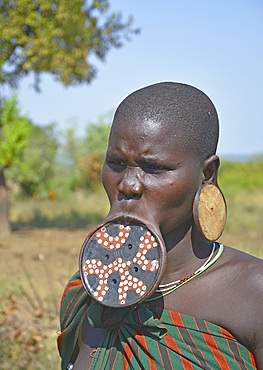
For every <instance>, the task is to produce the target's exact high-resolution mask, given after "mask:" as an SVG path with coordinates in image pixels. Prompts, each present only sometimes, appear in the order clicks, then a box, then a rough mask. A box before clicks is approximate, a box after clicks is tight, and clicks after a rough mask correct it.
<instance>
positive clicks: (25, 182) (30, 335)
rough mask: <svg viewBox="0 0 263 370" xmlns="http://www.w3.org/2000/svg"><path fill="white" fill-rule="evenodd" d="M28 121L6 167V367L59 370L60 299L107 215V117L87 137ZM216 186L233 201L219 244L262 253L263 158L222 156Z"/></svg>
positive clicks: (2, 282)
mask: <svg viewBox="0 0 263 370" xmlns="http://www.w3.org/2000/svg"><path fill="white" fill-rule="evenodd" d="M30 124H31V129H30V130H29V134H28V137H27V139H26V143H27V144H26V145H25V147H24V149H23V150H22V151H21V153H20V156H19V158H17V159H16V161H15V163H14V164H13V165H12V166H10V167H9V168H8V169H7V170H6V178H7V184H8V194H9V202H10V222H11V226H12V230H13V233H12V234H11V236H7V237H3V238H2V239H1V240H0V250H1V262H0V268H1V274H0V286H1V288H0V352H1V354H2V359H3V360H2V363H1V364H0V368H1V369H48V368H52V369H59V366H60V365H59V363H60V360H59V356H58V353H57V348H56V337H57V333H58V332H59V324H58V312H59V302H60V297H61V294H62V292H63V288H64V286H65V284H66V282H67V281H68V279H69V278H70V276H71V275H72V274H73V273H74V272H75V271H76V270H77V268H78V266H77V263H78V254H79V250H80V247H81V244H82V242H83V240H84V238H85V236H86V234H87V233H88V231H89V230H90V229H92V228H93V227H94V226H96V225H97V224H98V223H99V222H100V221H101V220H102V219H103V218H104V217H105V215H106V214H107V212H108V202H107V198H106V195H105V192H104V190H103V188H102V185H101V180H100V171H101V166H102V163H103V157H104V155H105V151H106V147H107V137H108V134H109V127H110V126H109V120H108V118H107V116H106V117H103V118H101V119H100V120H99V121H98V122H97V123H90V124H88V125H87V129H86V132H85V135H84V136H83V137H77V136H76V133H75V129H74V127H72V128H70V129H68V130H67V131H65V132H63V133H60V135H59V136H58V135H56V134H55V133H56V129H55V126H54V125H47V126H46V127H39V126H37V125H34V124H32V123H30ZM58 137H59V140H58ZM219 183H220V186H221V188H222V190H223V193H224V195H225V197H226V200H227V203H228V221H227V226H226V230H225V232H224V234H223V236H222V238H221V241H222V242H223V243H224V244H227V245H230V246H233V247H235V248H237V249H240V250H243V251H246V252H248V253H251V254H253V255H255V256H257V257H261V258H262V257H263V249H262V240H263V231H262V218H263V159H262V158H260V157H257V158H251V159H250V160H249V161H247V162H231V161H227V160H222V163H221V167H220V172H219ZM18 359H19V363H18Z"/></svg>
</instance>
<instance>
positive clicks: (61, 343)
mask: <svg viewBox="0 0 263 370" xmlns="http://www.w3.org/2000/svg"><path fill="white" fill-rule="evenodd" d="M65 334H66V330H64V331H63V332H62V333H60V334H59V336H58V338H57V344H58V351H59V355H60V357H61V355H62V348H63V340H64V336H65Z"/></svg>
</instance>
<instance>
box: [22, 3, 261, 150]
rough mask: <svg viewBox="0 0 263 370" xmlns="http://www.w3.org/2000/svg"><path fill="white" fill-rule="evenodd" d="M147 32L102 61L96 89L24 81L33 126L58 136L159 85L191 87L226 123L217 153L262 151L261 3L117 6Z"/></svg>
mask: <svg viewBox="0 0 263 370" xmlns="http://www.w3.org/2000/svg"><path fill="white" fill-rule="evenodd" d="M111 4H112V6H111V8H112V9H114V10H121V11H122V13H123V16H124V18H126V17H127V16H128V15H133V17H134V24H135V25H136V26H138V27H140V28H141V33H140V35H138V36H134V37H133V38H132V40H131V41H130V42H128V43H125V45H124V47H122V48H121V49H116V50H112V51H111V52H110V53H109V55H108V57H107V59H106V62H105V63H101V62H97V67H98V75H97V78H96V79H95V80H94V81H93V83H92V84H91V85H79V86H78V87H74V88H73V87H70V88H63V86H62V85H60V84H59V83H57V82H54V81H53V80H52V78H51V77H50V76H48V75H43V77H42V83H41V90H42V91H41V93H36V92H35V91H34V89H33V87H32V78H30V77H28V78H25V79H24V80H22V81H21V83H20V88H19V91H18V97H19V101H20V107H21V109H22V111H23V112H24V113H27V114H28V116H29V117H30V118H32V119H33V121H34V122H36V123H39V124H46V123H49V122H57V127H58V129H59V130H63V129H64V128H65V127H69V126H70V125H71V124H72V123H73V122H75V124H77V127H78V133H79V134H80V135H81V134H83V133H84V129H85V126H86V125H87V123H88V122H96V120H97V119H98V118H99V116H102V115H104V114H107V113H109V112H111V111H114V109H115V108H116V107H117V105H118V104H119V103H120V101H121V100H122V99H123V98H124V97H125V96H126V95H128V94H129V93H130V92H132V91H134V90H136V89H138V88H140V87H142V86H146V85H149V84H152V83H155V82H159V81H177V82H184V83H188V84H191V85H193V86H196V87H198V88H199V89H201V90H202V91H204V92H205V93H206V94H208V96H209V97H210V98H211V99H212V101H213V102H214V104H215V106H216V108H217V110H218V113H219V117H220V123H221V132H220V141H219V148H218V153H219V155H223V156H225V155H240V154H242V155H244V154H245V155H253V154H258V153H263V119H262V110H263V98H262V89H263V1H262V0H180V1H179V0H162V1H160V0H159V1H157V0H129V1H128V0H112V1H111Z"/></svg>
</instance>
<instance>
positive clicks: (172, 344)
mask: <svg viewBox="0 0 263 370" xmlns="http://www.w3.org/2000/svg"><path fill="white" fill-rule="evenodd" d="M163 340H164V341H165V344H166V345H167V347H168V348H169V349H171V350H172V351H174V352H176V353H177V354H178V355H179V359H180V361H181V364H182V367H183V369H184V370H190V369H194V366H193V365H192V364H191V362H190V361H188V360H187V359H186V358H185V357H184V355H183V353H182V351H181V350H180V348H179V347H178V344H177V342H176V340H175V339H174V338H173V337H171V336H170V334H169V333H167V334H166V335H165V336H164V338H163ZM168 352H169V351H168Z"/></svg>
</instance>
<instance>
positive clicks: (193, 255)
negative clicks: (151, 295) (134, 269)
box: [162, 225, 213, 283]
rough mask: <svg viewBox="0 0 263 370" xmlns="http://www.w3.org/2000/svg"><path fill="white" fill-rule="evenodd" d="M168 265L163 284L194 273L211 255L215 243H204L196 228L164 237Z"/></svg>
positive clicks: (174, 232)
mask: <svg viewBox="0 0 263 370" xmlns="http://www.w3.org/2000/svg"><path fill="white" fill-rule="evenodd" d="M164 242H165V245H166V249H167V265H166V269H165V274H164V277H163V280H162V283H166V282H169V281H171V280H174V279H177V278H178V279H180V278H182V277H184V276H187V275H189V274H191V273H193V272H194V271H195V270H196V269H197V268H198V267H200V266H201V265H202V263H203V262H204V260H205V259H206V258H207V257H208V256H209V255H210V253H211V250H212V246H213V243H206V242H204V241H202V240H201V239H200V237H199V235H198V233H197V231H196V228H195V226H193V225H190V226H189V227H188V228H186V229H185V230H181V232H177V231H173V232H171V233H169V234H166V235H164Z"/></svg>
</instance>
